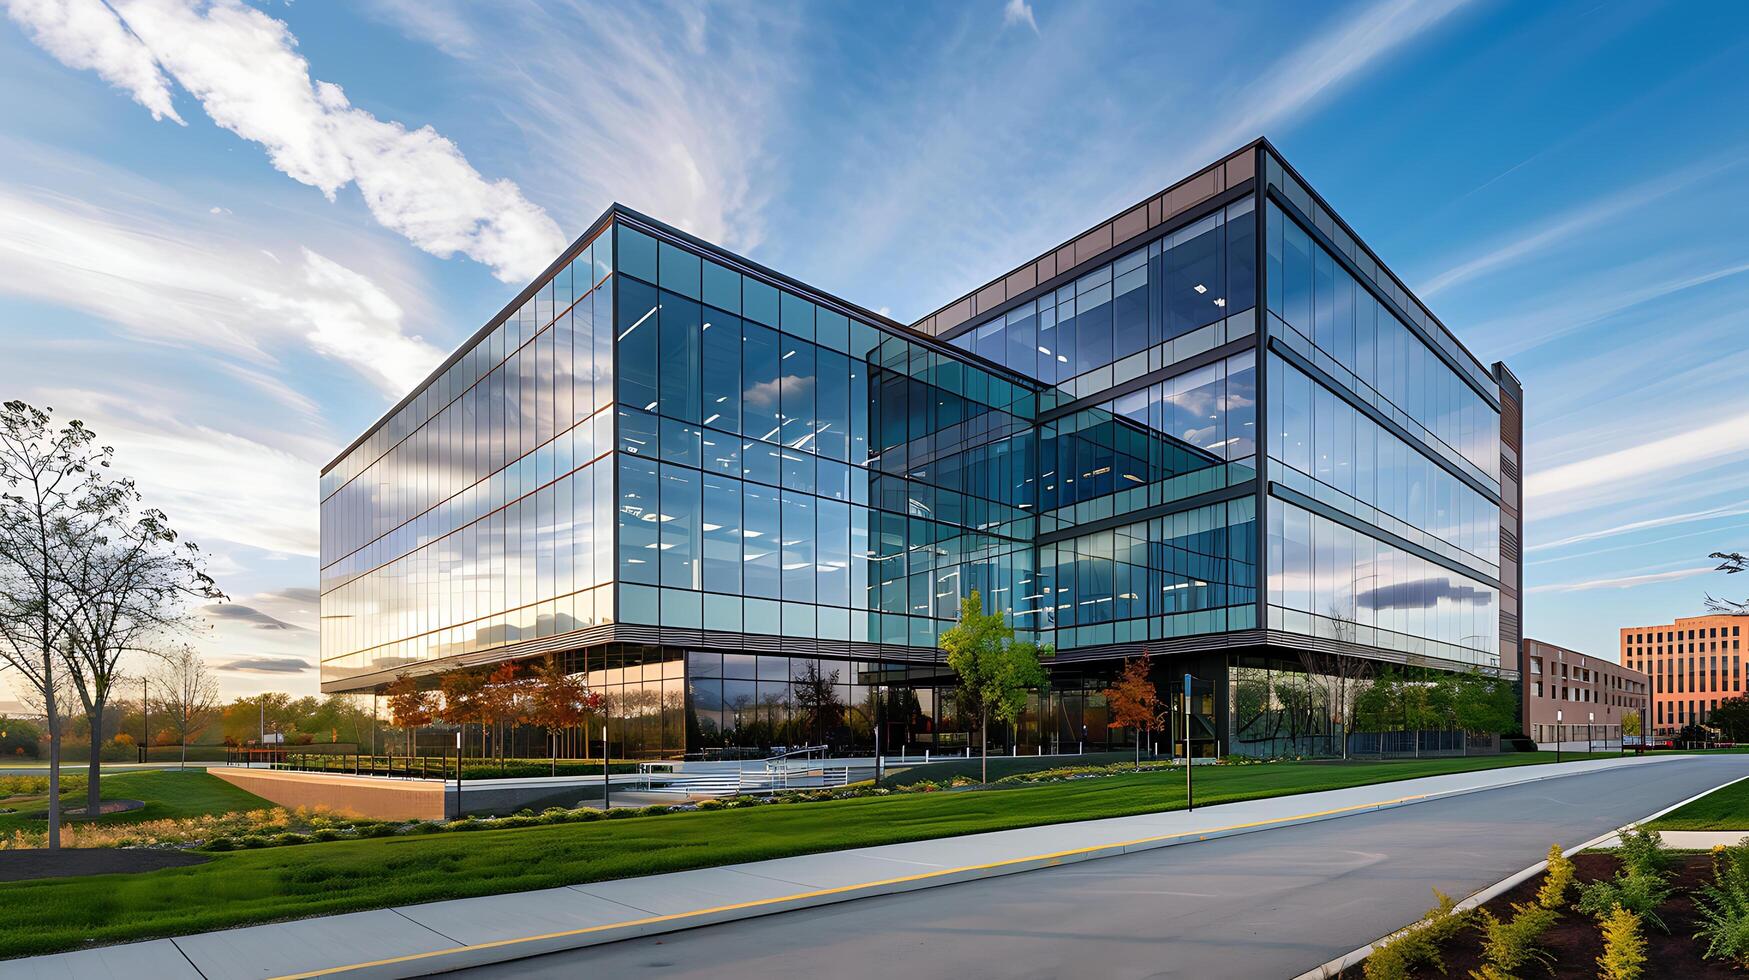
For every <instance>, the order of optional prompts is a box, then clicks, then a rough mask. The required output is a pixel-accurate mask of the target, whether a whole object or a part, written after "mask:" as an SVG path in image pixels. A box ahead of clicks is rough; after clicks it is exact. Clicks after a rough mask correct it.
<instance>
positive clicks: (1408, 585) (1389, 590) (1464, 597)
mask: <svg viewBox="0 0 1749 980" xmlns="http://www.w3.org/2000/svg"><path fill="white" fill-rule="evenodd" d="M1441 599H1449V600H1451V601H1452V602H1467V603H1469V604H1470V605H1473V606H1481V605H1486V604H1487V603H1489V602H1491V601H1492V600H1493V597H1492V596H1490V595H1489V594H1488V593H1487V592H1486V591H1484V590H1482V589H1477V588H1473V587H1471V586H1468V585H1458V584H1454V583H1452V582H1451V581H1449V580H1447V579H1443V578H1424V579H1416V580H1414V581H1411V582H1399V583H1397V584H1396V585H1387V586H1383V587H1382V588H1377V589H1368V590H1367V591H1366V592H1363V593H1361V595H1360V598H1359V602H1360V605H1362V606H1365V607H1366V608H1368V609H1431V608H1433V606H1434V605H1435V604H1437V603H1438V602H1439V600H1441Z"/></svg>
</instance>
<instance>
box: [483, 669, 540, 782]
mask: <svg viewBox="0 0 1749 980" xmlns="http://www.w3.org/2000/svg"><path fill="white" fill-rule="evenodd" d="M480 711H481V713H482V714H484V715H485V718H486V723H487V724H490V725H491V726H492V727H493V729H494V730H496V729H498V728H500V727H505V726H510V725H514V724H516V723H517V722H520V721H522V720H523V719H525V718H527V717H528V714H529V699H528V684H527V682H526V681H525V680H524V679H523V676H522V672H521V671H520V670H518V669H517V666H516V663H515V662H514V661H509V660H507V661H505V662H504V663H502V664H499V665H498V668H497V669H496V670H494V671H492V673H491V675H490V676H489V677H487V678H486V687H485V689H484V690H483V691H482V692H481V699H480ZM506 741H507V739H505V738H503V737H500V738H499V739H498V744H497V745H496V746H494V750H495V751H496V752H497V754H498V758H500V759H502V758H504V754H505V753H504V743H505V742H506Z"/></svg>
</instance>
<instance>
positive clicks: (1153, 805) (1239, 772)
mask: <svg viewBox="0 0 1749 980" xmlns="http://www.w3.org/2000/svg"><path fill="white" fill-rule="evenodd" d="M1565 758H1567V759H1570V760H1577V759H1578V758H1583V756H1577V755H1574V754H1567V755H1566V756H1565ZM1552 761H1554V756H1553V755H1552V754H1551V753H1514V754H1508V755H1499V756H1478V757H1472V758H1449V759H1423V760H1413V761H1388V762H1348V763H1330V762H1323V763H1312V762H1285V763H1272V764H1268V765H1254V766H1210V767H1207V768H1199V769H1198V770H1197V772H1196V795H1197V802H1198V805H1199V806H1200V805H1210V804H1215V803H1231V802H1237V801H1240V800H1253V799H1263V798H1268V797H1275V796H1286V795H1292V794H1299V793H1311V792H1318V791H1322V790H1331V789H1344V788H1348V787H1353V786H1366V785H1373V784H1378V783H1387V782H1393V781H1396V780H1403V779H1415V778H1418V777H1422V776H1435V775H1443V774H1447V773H1455V772H1471V771H1476V770H1482V769H1494V768H1501V767H1510V766H1520V765H1531V764H1535V763H1544V762H1552ZM1183 805H1184V779H1183V774H1182V772H1179V773H1170V772H1168V773H1142V774H1131V775H1121V776H1109V777H1102V778H1097V779H1082V780H1074V781H1070V782H1063V783H1050V784H1045V785H1029V786H1021V787H1017V788H1013V789H998V790H988V791H979V792H958V793H953V792H943V793H919V794H902V795H901V794H895V795H892V796H883V797H866V798H861V799H852V800H836V801H827V802H819V803H796V804H788V805H778V806H762V807H753V808H748V809H731V810H718V811H695V812H688V813H677V814H668V815H665V816H656V817H636V818H626V819H619V820H604V821H600V822H596V823H584V824H565V825H560V826H547V827H527V828H517V829H510V830H494V831H480V832H472V833H445V834H434V835H430V836H418V837H394V838H379V839H370V840H354V841H336V842H333V843H322V844H306V845H300V846H297V847H281V848H271V849H267V850H260V851H241V852H235V853H228V854H219V855H215V856H214V859H213V860H212V861H211V862H209V863H207V864H203V865H199V866H196V867H190V868H171V869H165V870H162V871H152V872H145V873H141V874H134V875H100V876H93V877H87V878H62V879H50V880H44V881H28V882H16V883H11V884H5V885H0V907H4V908H6V909H7V910H8V914H7V915H5V916H3V917H0V957H14V956H27V955H35V954H40V953H50V952H57V951H60V950H66V949H76V948H85V947H87V946H90V945H93V944H97V943H113V942H122V941H127V940H136V939H146V938H151V937H157V936H171V935H182V934H187V933H192V932H202V931H206V930H211V929H220V928H227V927H231V926H239V925H245V924H251V923H259V922H269V921H274V920H280V919H292V918H301V917H305V916H315V915H331V914H335V913H340V912H354V911H360V910H365V909H376V908H384V907H387V906H393V905H408V904H413V903H417V902H432V901H440V900H444V899H453V898H465V897H470V896H477V895H492V894H499V893H503V892H516V891H526V890H530V889H537V888H552V887H556V886H560V885H570V884H581V883H584V882H590V881H603V880H608V879H614V878H628V877H638V876H642V875H652V874H661V873H664V872H670V871H683V870H688V869H692V868H703V867H711V866H715V865H723V864H736V863H741V862H746V861H760V860H766V859H769V858H778V857H789V856H793V855H798V854H811V853H817V852H821V851H833V850H841V849H845V848H855V847H870V846H875V845H880V844H894V843H901V842H904V841H914V840H927V839H933V838H940V837H950V836H956V835H960V834H971V833H980V832H985V831H992V830H1008V829H1013V828H1017V827H1032V826H1038V825H1041V824H1053V823H1064V822H1070V821H1078V820H1094V819H1100V818H1104V817H1117V816H1128V815H1131V814H1137V813H1149V812H1156V811H1161V810H1174V809H1182V807H1183Z"/></svg>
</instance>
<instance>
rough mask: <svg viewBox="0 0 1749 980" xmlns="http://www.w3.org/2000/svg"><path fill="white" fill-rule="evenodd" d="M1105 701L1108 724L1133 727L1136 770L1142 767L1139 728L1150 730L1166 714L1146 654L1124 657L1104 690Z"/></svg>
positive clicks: (1114, 726) (1110, 725) (1111, 726)
mask: <svg viewBox="0 0 1749 980" xmlns="http://www.w3.org/2000/svg"><path fill="white" fill-rule="evenodd" d="M1104 693H1105V703H1106V706H1107V707H1108V708H1110V709H1111V723H1110V724H1109V725H1108V726H1107V727H1108V728H1134V729H1137V733H1136V771H1137V772H1140V771H1141V768H1142V734H1141V733H1142V732H1143V731H1147V732H1152V731H1153V730H1154V729H1155V728H1156V727H1158V726H1159V725H1160V724H1162V723H1163V722H1164V721H1165V718H1166V704H1165V702H1163V701H1161V700H1160V692H1159V691H1158V690H1157V689H1156V688H1155V687H1154V680H1153V678H1151V677H1149V676H1148V658H1147V657H1146V656H1141V657H1132V658H1131V659H1129V660H1126V661H1124V665H1123V673H1121V674H1119V675H1118V678H1117V681H1116V682H1115V683H1113V684H1112V685H1111V686H1110V687H1108V688H1106V689H1105V691H1104Z"/></svg>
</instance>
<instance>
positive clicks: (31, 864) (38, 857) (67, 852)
mask: <svg viewBox="0 0 1749 980" xmlns="http://www.w3.org/2000/svg"><path fill="white" fill-rule="evenodd" d="M208 860H211V856H210V855H207V854H199V853H196V852H193V851H178V850H171V849H167V848H143V847H141V848H133V847H64V848H62V849H60V850H58V851H50V850H47V849H43V848H31V849H28V850H17V851H0V881H29V880H31V879H33V878H74V877H78V876H80V875H108V874H132V873H134V872H136V871H157V870H159V869H160V868H184V867H187V866H189V865H191V864H204V863H205V862H207V861H208Z"/></svg>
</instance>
